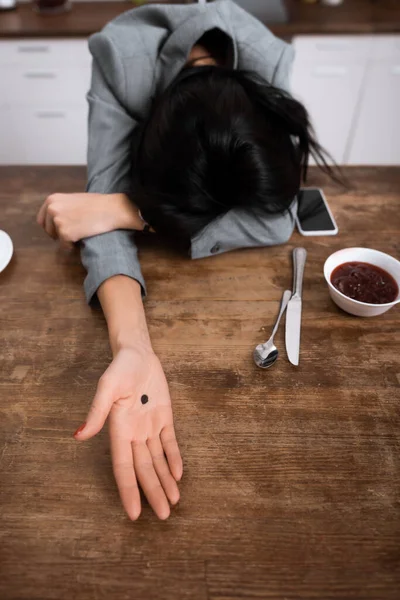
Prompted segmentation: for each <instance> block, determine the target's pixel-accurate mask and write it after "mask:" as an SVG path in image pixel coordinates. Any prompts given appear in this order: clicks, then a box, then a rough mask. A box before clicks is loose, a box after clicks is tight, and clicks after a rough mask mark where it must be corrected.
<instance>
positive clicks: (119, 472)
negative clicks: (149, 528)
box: [110, 420, 141, 521]
mask: <svg viewBox="0 0 400 600" xmlns="http://www.w3.org/2000/svg"><path fill="white" fill-rule="evenodd" d="M110 445H111V458H112V465H113V471H114V477H115V481H116V482H117V486H118V491H119V495H120V498H121V502H122V505H123V507H124V509H125V510H126V512H127V513H128V516H129V518H130V519H132V520H133V521H136V519H137V518H138V517H139V515H140V511H141V505H140V492H139V488H138V484H137V481H136V476H135V470H134V466H133V454H132V445H131V442H130V440H125V439H123V438H121V437H120V436H118V435H117V433H116V428H115V427H114V425H113V423H112V420H111V423H110Z"/></svg>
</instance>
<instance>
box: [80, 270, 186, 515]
mask: <svg viewBox="0 0 400 600" xmlns="http://www.w3.org/2000/svg"><path fill="white" fill-rule="evenodd" d="M97 293H98V298H99V300H100V302H101V305H102V308H103V311H104V315H105V317H106V320H107V325H108V331H109V337H110V345H111V349H112V354H113V360H112V362H111V364H110V366H109V367H108V369H107V370H106V371H105V373H104V375H103V376H102V377H101V378H100V381H99V384H98V386H97V391H96V395H95V397H94V400H93V402H92V406H91V408H90V410H89V414H88V417H87V420H86V423H85V424H84V426H83V428H82V427H81V428H79V429H78V431H77V432H76V434H75V439H77V440H79V441H83V440H87V439H89V438H91V437H92V436H94V435H96V433H98V432H99V431H100V430H101V429H102V427H103V425H104V423H105V421H106V419H107V417H109V433H110V443H111V455H112V463H113V470H114V475H115V479H116V482H117V485H118V489H119V493H120V496H121V500H122V503H123V505H124V508H125V510H126V512H127V513H128V515H129V516H130V518H131V519H137V518H138V516H139V514H140V511H141V506H140V494H139V490H138V485H140V487H141V488H142V490H143V492H144V493H145V495H146V497H147V499H148V501H149V503H150V505H151V506H152V508H153V510H154V512H155V513H156V514H157V516H158V517H159V518H160V519H166V518H167V517H168V516H169V514H170V507H169V504H170V503H171V504H176V503H177V502H178V500H179V491H178V486H177V483H176V482H177V481H179V480H180V478H181V477H182V459H181V455H180V452H179V448H178V444H177V441H176V437H175V431H174V424H173V417H172V408H171V398H170V394H169V390H168V384H167V381H166V378H165V375H164V372H163V369H162V366H161V364H160V361H159V360H158V358H157V356H156V355H155V354H154V351H153V348H152V345H151V340H150V336H149V332H148V328H147V323H146V317H145V313H144V309H143V303H142V297H141V287H140V284H139V283H138V282H137V281H135V280H134V279H131V278H130V277H126V276H124V275H117V276H115V277H111V278H109V279H107V280H106V281H105V282H104V283H103V284H102V285H101V286H100V288H99V289H98V292H97Z"/></svg>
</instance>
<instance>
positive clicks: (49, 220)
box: [44, 211, 57, 240]
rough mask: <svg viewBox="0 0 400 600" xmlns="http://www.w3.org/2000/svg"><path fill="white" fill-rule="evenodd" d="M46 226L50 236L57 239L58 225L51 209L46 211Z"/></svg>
mask: <svg viewBox="0 0 400 600" xmlns="http://www.w3.org/2000/svg"><path fill="white" fill-rule="evenodd" d="M44 228H45V230H46V232H47V233H48V234H49V236H50V237H51V238H53V240H55V239H57V233H56V227H55V225H54V221H53V217H52V216H51V215H50V214H49V211H47V212H46V216H45V227H44Z"/></svg>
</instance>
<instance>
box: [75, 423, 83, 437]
mask: <svg viewBox="0 0 400 600" xmlns="http://www.w3.org/2000/svg"><path fill="white" fill-rule="evenodd" d="M85 427H86V421H85V422H84V424H83V425H81V426H80V427H78V429H77V430H76V431H75V433H74V437H75V436H76V435H79V434H80V433H81V432H82V431H83V430H84V429H85Z"/></svg>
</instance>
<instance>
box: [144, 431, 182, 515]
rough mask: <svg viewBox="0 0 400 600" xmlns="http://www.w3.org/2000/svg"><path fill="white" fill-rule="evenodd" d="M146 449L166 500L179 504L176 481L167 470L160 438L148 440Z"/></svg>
mask: <svg viewBox="0 0 400 600" xmlns="http://www.w3.org/2000/svg"><path fill="white" fill-rule="evenodd" d="M147 447H148V449H149V450H150V454H151V458H152V459H153V465H154V469H155V471H156V473H157V476H158V479H159V480H160V482H161V485H162V486H163V488H164V492H165V493H166V495H167V498H168V500H169V501H170V502H171V504H177V503H178V502H179V490H178V486H177V485H176V481H175V479H174V478H173V477H172V475H171V471H170V470H169V466H168V463H167V460H166V458H165V454H164V450H163V447H162V444H161V440H160V438H159V437H157V438H153V439H151V440H148V441H147Z"/></svg>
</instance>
